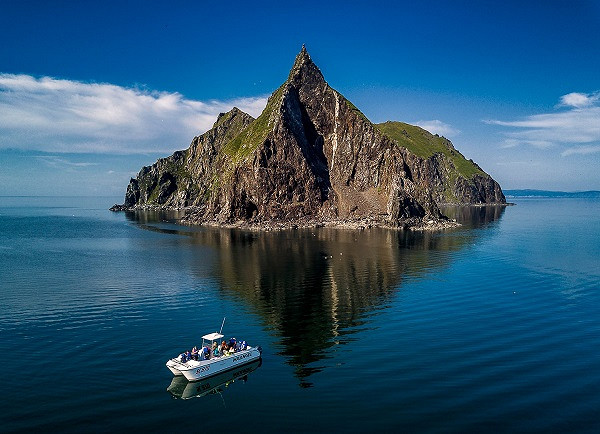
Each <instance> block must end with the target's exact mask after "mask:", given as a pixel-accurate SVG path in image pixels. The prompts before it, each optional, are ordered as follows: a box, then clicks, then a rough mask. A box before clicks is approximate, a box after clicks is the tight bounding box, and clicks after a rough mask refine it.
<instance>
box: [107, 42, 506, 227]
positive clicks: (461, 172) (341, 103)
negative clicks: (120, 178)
mask: <svg viewBox="0 0 600 434" xmlns="http://www.w3.org/2000/svg"><path fill="white" fill-rule="evenodd" d="M442 203H465V204H479V203H505V198H504V195H503V193H502V190H501V188H500V186H499V185H498V184H497V183H496V182H495V181H494V180H493V179H492V178H491V177H490V176H489V175H487V174H486V173H485V172H483V170H481V168H479V166H477V165H476V164H475V163H473V162H472V161H470V160H466V159H465V158H464V157H463V156H462V155H461V154H460V153H459V152H458V151H457V150H456V149H455V148H454V146H453V145H452V143H451V142H450V141H449V140H447V139H445V138H443V137H438V136H434V135H432V134H430V133H429V132H427V131H425V130H423V129H421V128H419V127H415V126H412V125H408V124H404V123H400V122H386V123H383V124H379V125H374V124H372V123H371V122H370V121H369V120H368V119H367V118H366V117H365V116H364V115H363V114H362V113H361V112H360V111H359V110H358V109H357V108H356V107H354V105H352V103H350V102H349V101H348V100H346V99H345V98H344V97H343V96H342V95H341V94H340V93H338V92H337V91H335V90H334V89H332V88H331V87H330V86H329V85H328V84H327V82H326V81H325V79H324V78H323V75H322V74H321V71H320V70H319V68H317V66H316V65H315V64H314V63H313V62H312V60H311V58H310V56H309V55H308V53H307V51H306V49H305V48H304V47H303V48H302V51H301V52H300V53H299V54H298V56H297V57H296V61H295V63H294V66H293V67H292V70H291V71H290V74H289V77H288V79H287V80H286V81H285V83H283V85H282V86H281V87H280V88H279V89H277V90H276V91H275V92H274V93H273V95H271V97H270V98H269V101H268V103H267V106H266V108H265V109H264V111H263V112H262V114H261V115H260V116H259V117H258V118H257V119H253V118H252V117H251V116H250V115H248V114H246V113H243V112H241V111H240V110H238V109H237V108H234V109H233V110H231V111H230V112H228V113H225V114H221V115H219V118H218V119H217V122H216V123H215V125H214V126H213V128H212V129H211V130H209V131H207V132H206V133H204V134H203V135H201V136H199V137H196V138H194V140H193V141H192V144H191V145H190V147H189V148H188V149H187V150H185V151H179V152H176V153H174V154H173V155H172V156H170V157H168V158H164V159H160V160H158V161H157V162H156V163H155V164H154V165H152V166H150V167H144V168H142V170H141V171H140V172H139V174H138V176H137V178H135V179H132V180H131V182H130V184H129V186H128V188H127V193H126V196H125V203H124V204H123V205H121V206H117V207H116V208H115V209H136V208H144V207H165V208H170V207H177V208H181V207H193V209H194V213H193V214H192V216H191V217H190V220H191V221H192V222H195V223H204V222H216V223H235V222H239V221H245V222H249V223H251V224H259V225H260V224H261V222H272V221H287V222H289V221H298V220H307V219H308V220H312V221H321V222H323V221H324V222H326V221H334V220H343V219H350V220H366V219H368V220H369V221H371V222H374V223H381V224H387V225H392V226H398V225H406V224H407V223H408V224H410V223H411V222H412V223H414V222H416V221H421V220H423V219H428V220H431V219H433V220H437V219H441V218H443V216H442V215H441V213H440V211H439V209H438V204H442Z"/></svg>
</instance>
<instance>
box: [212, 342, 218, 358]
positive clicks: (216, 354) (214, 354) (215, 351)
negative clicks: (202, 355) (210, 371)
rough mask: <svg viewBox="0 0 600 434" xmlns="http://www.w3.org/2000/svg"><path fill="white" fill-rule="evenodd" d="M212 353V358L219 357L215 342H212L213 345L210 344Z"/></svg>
mask: <svg viewBox="0 0 600 434" xmlns="http://www.w3.org/2000/svg"><path fill="white" fill-rule="evenodd" d="M212 353H213V356H215V357H219V346H218V345H217V343H216V342H213V344H212Z"/></svg>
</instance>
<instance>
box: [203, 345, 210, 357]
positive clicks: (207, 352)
mask: <svg viewBox="0 0 600 434" xmlns="http://www.w3.org/2000/svg"><path fill="white" fill-rule="evenodd" d="M202 356H203V357H202V359H203V360H208V359H210V350H209V348H208V347H203V348H202Z"/></svg>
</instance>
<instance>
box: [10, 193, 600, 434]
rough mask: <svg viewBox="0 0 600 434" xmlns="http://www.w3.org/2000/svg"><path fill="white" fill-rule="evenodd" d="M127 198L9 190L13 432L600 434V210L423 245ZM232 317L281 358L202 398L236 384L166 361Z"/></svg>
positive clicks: (426, 240) (582, 206) (401, 235)
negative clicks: (184, 220) (133, 206)
mask: <svg viewBox="0 0 600 434" xmlns="http://www.w3.org/2000/svg"><path fill="white" fill-rule="evenodd" d="M120 199H121V198H80V199H77V198H7V197H0V273H1V274H0V277H1V279H0V336H1V339H0V366H2V369H1V371H0V385H1V389H0V390H1V392H2V396H1V398H2V399H1V400H0V431H5V432H10V431H25V430H27V431H30V430H32V429H34V430H35V429H42V428H43V429H45V430H58V431H61V432H82V431H100V432H108V431H126V430H127V431H128V432H142V431H138V430H140V429H141V430H150V431H152V432H154V431H165V432H183V430H185V432H189V431H188V430H198V429H202V430H204V429H210V430H211V431H212V432H219V430H222V429H237V428H236V427H240V426H243V427H245V428H247V429H249V430H250V431H254V432H281V431H317V432H338V431H350V432H357V431H363V432H364V431H367V432H389V431H409V432H490V431H494V432H515V431H519V432H541V431H543V432H549V431H554V432H565V431H577V432H597V431H598V430H600V355H599V350H600V303H599V302H600V217H599V216H600V201H599V200H595V199H583V200H581V199H518V200H516V202H517V206H514V207H508V208H506V209H504V208H494V207H490V208H476V209H467V210H465V209H449V210H448V212H449V213H452V214H453V216H455V217H456V218H458V219H459V220H461V221H463V222H464V223H465V225H464V226H463V227H462V228H461V229H460V230H455V231H451V232H444V233H436V234H429V233H425V234H423V233H416V234H413V233H407V232H398V231H388V230H365V231H362V232H355V231H348V230H327V229H318V230H299V231H290V232H282V233H248V232H239V231H231V230H217V229H199V228H188V227H183V226H177V225H175V224H172V223H171V222H170V220H169V218H170V217H173V216H168V215H160V214H144V215H142V214H137V215H136V214H124V213H111V212H109V211H107V210H106V208H108V207H109V206H110V205H112V204H113V203H116V202H119V201H120ZM224 316H226V317H227V321H226V323H225V329H224V332H225V333H226V334H227V335H228V336H230V335H234V336H236V337H238V338H244V339H246V340H247V341H248V342H249V343H251V344H260V345H261V346H262V347H263V350H264V352H263V362H262V364H261V365H260V366H251V367H250V368H249V369H248V371H247V372H241V373H240V375H245V374H246V377H244V378H243V379H240V378H238V379H237V380H235V381H233V382H232V381H231V380H232V379H234V377H231V378H222V379H220V380H222V381H223V382H228V383H226V384H223V385H222V386H220V387H217V389H216V390H217V392H213V393H208V394H206V395H205V396H201V397H197V398H192V399H181V398H182V397H183V398H185V397H190V396H194V395H198V394H202V393H203V392H204V391H206V390H208V389H211V388H212V387H213V386H218V384H212V385H208V384H204V385H203V384H197V383H194V384H192V385H188V384H187V383H185V382H183V383H182V382H177V381H173V383H172V380H173V377H172V375H171V374H170V372H169V371H168V370H167V369H166V368H165V366H164V363H165V361H166V360H167V359H168V358H170V357H171V356H173V355H175V354H177V353H178V352H180V351H181V350H183V349H186V348H190V347H191V346H193V345H194V344H197V343H199V340H198V338H199V336H201V335H202V334H204V333H207V332H212V331H215V330H217V329H218V328H219V326H220V325H221V321H222V318H223V317H224ZM167 388H169V390H170V391H171V393H170V392H169V391H167ZM194 388H195V389H194ZM226 420H227V421H228V422H226ZM227 427H229V428H227ZM132 430H135V431H132ZM143 432H148V431H143Z"/></svg>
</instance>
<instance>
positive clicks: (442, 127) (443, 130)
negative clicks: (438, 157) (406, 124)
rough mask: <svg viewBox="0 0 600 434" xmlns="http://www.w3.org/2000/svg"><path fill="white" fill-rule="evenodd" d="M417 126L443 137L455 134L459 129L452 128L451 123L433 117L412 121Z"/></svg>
mask: <svg viewBox="0 0 600 434" xmlns="http://www.w3.org/2000/svg"><path fill="white" fill-rule="evenodd" d="M414 124H415V125H418V126H419V127H421V128H423V129H425V130H427V131H429V132H430V133H433V134H437V135H440V136H444V137H450V136H456V135H457V134H459V133H460V130H457V129H456V128H453V127H452V126H451V125H449V124H446V123H444V122H442V121H440V120H437V119H434V120H430V121H417V122H415V123H414Z"/></svg>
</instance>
